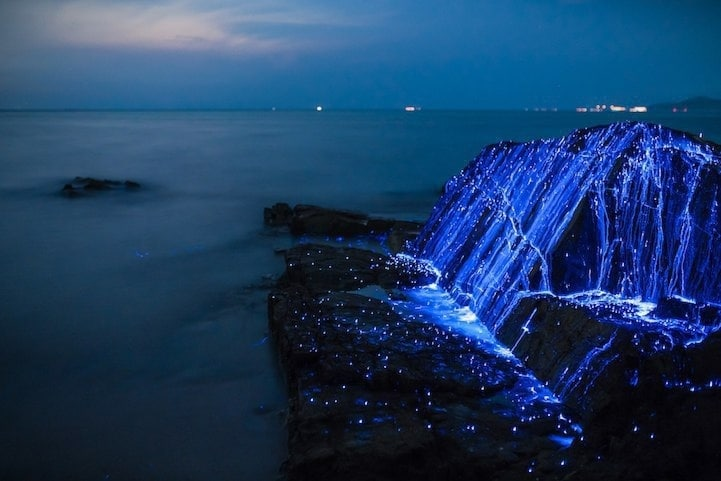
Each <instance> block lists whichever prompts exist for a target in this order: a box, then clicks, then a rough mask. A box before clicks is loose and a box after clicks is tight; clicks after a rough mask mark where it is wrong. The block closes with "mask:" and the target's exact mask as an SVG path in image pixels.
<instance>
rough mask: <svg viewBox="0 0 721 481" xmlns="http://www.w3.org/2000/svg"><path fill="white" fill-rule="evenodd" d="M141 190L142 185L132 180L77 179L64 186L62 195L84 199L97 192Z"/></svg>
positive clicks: (61, 191)
mask: <svg viewBox="0 0 721 481" xmlns="http://www.w3.org/2000/svg"><path fill="white" fill-rule="evenodd" d="M138 189H140V184H139V183H138V182H135V181H132V180H125V181H120V180H109V179H95V178H93V177H75V178H74V179H73V181H72V182H69V183H67V184H65V185H64V186H63V188H62V189H61V190H60V193H61V194H62V195H64V196H66V197H70V198H74V197H84V196H88V195H91V194H94V193H97V192H105V191H117V190H127V191H134V190H138Z"/></svg>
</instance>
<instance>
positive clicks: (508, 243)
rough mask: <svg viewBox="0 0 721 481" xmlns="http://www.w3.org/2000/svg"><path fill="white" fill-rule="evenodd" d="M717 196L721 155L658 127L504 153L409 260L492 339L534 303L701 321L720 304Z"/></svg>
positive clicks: (445, 208) (511, 146) (461, 187)
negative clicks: (562, 300) (658, 311)
mask: <svg viewBox="0 0 721 481" xmlns="http://www.w3.org/2000/svg"><path fill="white" fill-rule="evenodd" d="M720 186H721V149H720V148H719V146H717V145H714V144H711V143H707V142H702V141H700V140H698V139H696V138H694V137H693V136H691V135H690V134H686V133H683V132H679V131H675V130H671V129H667V128H664V127H662V126H658V125H651V124H646V123H637V122H623V123H616V124H612V125H609V126H603V127H594V128H588V129H580V130H576V131H574V132H572V133H571V134H570V135H568V136H566V137H562V138H559V139H553V140H538V141H533V142H528V143H511V142H504V143H499V144H495V145H491V146H488V147H486V148H485V149H484V150H483V151H482V152H481V153H480V155H478V157H476V159H475V160H473V161H472V162H471V163H470V164H469V165H468V166H467V167H466V168H465V169H464V170H463V171H462V172H461V173H460V174H459V175H458V176H456V177H454V178H452V179H451V180H450V181H449V182H448V183H447V185H446V188H445V193H444V195H443V196H442V198H441V199H440V201H439V202H438V204H437V205H436V206H435V207H434V210H433V213H432V215H431V217H430V219H429V220H428V222H427V223H426V226H425V228H424V230H423V231H422V232H421V234H420V236H419V238H418V239H417V241H416V242H415V244H414V245H413V247H412V251H413V254H414V255H415V256H416V257H420V258H424V259H427V260H429V261H430V262H431V263H432V264H433V265H434V266H435V267H436V268H437V269H438V270H439V271H440V272H441V280H440V282H441V284H442V286H443V287H444V288H445V289H446V290H448V291H449V292H450V293H451V295H452V296H453V297H454V298H455V299H456V300H457V301H458V302H459V303H460V304H462V305H468V306H469V307H470V308H471V309H472V310H473V311H474V312H475V313H476V314H477V316H478V317H479V318H480V319H481V320H482V321H483V322H484V323H485V324H486V325H487V326H488V327H489V328H490V329H491V331H492V332H497V331H498V330H499V329H500V328H501V327H502V325H503V323H504V321H505V319H506V318H507V317H508V316H509V314H510V312H511V310H512V309H513V308H514V306H515V305H516V303H517V302H518V300H519V299H520V297H522V294H523V293H525V292H539V291H544V292H550V293H553V294H556V295H569V294H574V293H579V292H586V291H596V292H601V293H604V294H610V295H613V296H617V297H618V298H620V299H629V300H636V301H643V302H648V303H652V304H659V303H660V304H661V305H667V304H669V303H667V300H671V302H670V306H672V307H671V310H673V309H674V308H673V306H674V305H676V304H675V303H674V301H673V300H678V301H679V303H684V302H686V303H689V304H692V305H694V306H696V307H694V309H695V310H694V309H692V311H693V312H695V313H696V314H698V313H699V312H701V311H700V310H699V309H702V308H703V307H705V306H711V309H712V310H713V306H716V305H718V303H719V301H721V248H719V246H721V231H720V229H721V212H720V211H719V201H720V200H721V192H720V190H721V189H720ZM682 310H683V309H682ZM704 312H705V311H704ZM714 312H715V313H716V314H715V315H714V314H712V315H710V318H709V316H706V318H704V319H705V320H706V322H709V323H711V324H716V323H718V315H717V313H718V310H717V309H716V310H714ZM696 317H699V316H698V315H697V316H696ZM694 320H699V319H694Z"/></svg>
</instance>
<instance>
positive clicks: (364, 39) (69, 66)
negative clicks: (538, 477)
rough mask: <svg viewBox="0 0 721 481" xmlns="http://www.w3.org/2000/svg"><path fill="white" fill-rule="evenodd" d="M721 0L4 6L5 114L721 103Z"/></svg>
mask: <svg viewBox="0 0 721 481" xmlns="http://www.w3.org/2000/svg"><path fill="white" fill-rule="evenodd" d="M719 19H721V2H719V1H717V0H714V1H709V0H700V1H694V0H686V1H676V0H656V1H652V0H635V1H634V0H546V1H543V0H506V1H503V0H475V1H471V0H456V1H453V0H363V1H360V0H357V1H350V0H306V1H301V0H156V1H152V0H125V1H120V0H95V1H91V0H0V108H6V109H8V108H12V109H17V108H19V109H22V108H31V109H45V108H47V109H56V108H57V109H64V108H78V109H84V108H89V109H176V108H178V109H245V108H250V109H256V108H257V109H265V108H272V107H276V108H279V109H283V108H313V107H314V106H315V105H323V106H324V107H325V108H326V109H327V108H337V109H340V108H353V109H356V108H358V109H363V108H368V109H377V108H401V107H403V106H405V105H409V104H412V105H418V106H421V107H423V108H436V109H446V108H448V109H455V108H461V109H499V108H500V109H505V108H510V109H517V108H520V109H523V108H554V107H556V108H573V107H575V106H581V105H595V104H597V103H609V104H610V103H616V104H620V105H629V106H630V105H647V104H651V103H655V102H662V101H674V100H681V99H684V98H687V97H691V96H696V95H706V96H711V97H716V98H721V48H719V45H721V28H719V24H718V22H719Z"/></svg>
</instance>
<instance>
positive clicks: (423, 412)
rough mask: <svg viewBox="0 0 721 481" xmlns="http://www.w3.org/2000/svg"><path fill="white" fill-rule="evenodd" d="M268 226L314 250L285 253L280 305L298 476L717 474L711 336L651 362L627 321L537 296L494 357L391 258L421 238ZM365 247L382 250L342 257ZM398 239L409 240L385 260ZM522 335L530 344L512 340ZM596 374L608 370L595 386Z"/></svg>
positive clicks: (278, 219)
mask: <svg viewBox="0 0 721 481" xmlns="http://www.w3.org/2000/svg"><path fill="white" fill-rule="evenodd" d="M265 221H266V224H267V225H269V226H276V227H277V226H278V225H282V226H287V227H288V228H289V234H290V233H292V235H295V236H304V238H305V239H312V240H313V242H310V243H299V244H297V245H295V246H294V247H293V248H291V249H289V250H287V251H285V252H284V253H283V255H284V257H285V264H286V269H285V272H284V273H283V275H282V276H281V278H280V279H279V281H278V283H277V285H276V287H275V288H274V289H273V290H272V291H271V293H270V294H269V297H268V315H269V325H270V330H271V332H272V336H273V338H274V340H275V342H276V346H277V350H278V355H279V358H280V361H281V365H282V367H283V370H284V372H285V375H286V379H287V384H288V393H289V406H288V443H289V458H288V460H287V462H286V463H285V465H284V467H283V472H284V474H285V476H287V478H288V479H289V480H291V481H296V480H311V479H313V480H317V479H324V480H339V481H340V480H351V481H353V480H358V481H360V480H369V479H373V480H385V481H391V480H401V479H419V480H446V479H447V480H451V479H453V480H477V479H489V480H519V479H532V480H579V481H580V480H589V479H590V480H601V479H654V478H655V479H668V480H672V479H715V475H716V474H717V473H718V472H719V469H720V468H721V456H720V454H719V452H718V451H717V449H716V446H718V445H719V442H721V434H720V433H721V423H720V421H719V419H720V418H721V417H720V416H719V415H718V414H717V412H716V411H717V409H718V406H721V395H720V392H721V391H720V390H719V389H718V386H716V385H715V384H714V383H718V382H719V381H718V379H721V368H720V367H719V366H721V346H720V345H719V343H720V342H721V341H720V340H719V339H720V338H719V337H718V335H717V334H713V335H711V336H710V337H709V338H708V339H706V340H705V341H704V342H702V343H697V344H694V343H693V340H691V339H684V338H682V337H679V338H678V339H672V340H670V341H668V342H677V343H678V345H677V347H675V348H671V349H656V350H654V349H652V347H653V345H654V343H658V342H663V339H662V337H663V336H662V335H660V334H658V333H653V332H648V331H647V332H643V331H639V330H638V329H637V328H635V327H634V326H632V325H624V324H623V322H621V321H622V320H623V318H624V313H623V310H622V309H620V308H619V309H609V308H607V307H606V308H599V309H596V310H594V309H579V308H578V306H576V305H574V304H573V303H570V302H567V301H564V300H563V299H560V298H557V297H555V296H551V295H548V296H531V297H529V298H527V299H526V300H524V301H523V302H521V303H520V304H519V305H518V306H517V308H516V309H515V311H514V312H513V313H512V315H511V316H510V318H509V322H508V324H507V326H506V328H505V330H503V331H502V332H499V333H498V340H499V341H500V342H501V343H502V344H504V345H505V346H506V347H507V348H508V349H507V351H506V353H505V354H499V348H498V346H495V347H494V346H492V345H489V344H488V343H487V342H486V341H484V340H482V339H480V338H478V337H475V336H473V335H469V334H468V332H467V331H464V330H463V329H459V328H457V327H455V325H454V324H453V322H448V319H447V318H448V317H449V316H452V315H455V314H453V313H450V314H449V312H450V311H449V312H444V313H441V314H440V315H438V317H434V316H436V315H435V314H433V309H432V308H429V306H428V305H425V304H424V303H423V301H419V300H418V297H417V296H414V292H416V291H418V290H419V289H424V287H422V286H425V285H428V284H432V283H433V281H434V276H435V275H436V273H435V272H434V271H433V270H432V269H430V268H429V267H428V266H426V265H424V264H423V263H421V262H417V261H414V260H413V259H411V258H409V257H407V256H403V255H400V256H399V255H395V254H393V252H395V251H397V250H398V249H397V246H398V245H402V242H403V241H405V240H408V239H412V238H413V236H414V234H415V233H416V232H417V231H418V228H419V226H418V225H413V224H410V223H403V222H397V221H392V220H383V219H371V218H369V217H368V216H365V215H364V214H358V213H348V212H345V211H335V210H331V209H323V208H319V207H314V206H296V207H295V208H290V206H286V205H284V204H278V205H276V206H274V207H272V208H270V209H266V212H265ZM394 231H395V235H393V233H394ZM308 236H311V237H308ZM324 236H328V237H327V239H328V242H326V243H318V242H317V241H318V239H323V237H324ZM357 236H361V237H363V236H371V237H373V238H374V239H376V240H377V242H368V245H369V246H377V247H371V248H370V249H363V248H358V247H348V246H347V245H344V241H348V240H351V239H354V238H357ZM392 238H395V239H403V241H401V242H400V243H398V242H396V241H394V242H396V247H391V246H389V241H388V240H389V239H392ZM601 305H603V304H602V303H599V306H601ZM459 311H460V309H459V310H457V311H454V312H456V313H457V312H459ZM614 316H615V319H616V321H618V322H609V318H613V317H614ZM441 317H442V318H443V319H440V318H441ZM619 319H620V320H621V321H619ZM524 323H525V324H524ZM457 324H458V323H457ZM521 324H523V326H521ZM516 328H519V329H521V330H522V331H523V332H525V333H527V334H526V335H524V336H522V337H521V338H518V337H517V336H516V334H515V333H516V332H518V330H519V329H516ZM679 336H681V335H680V334H679ZM584 338H588V339H591V340H593V341H594V342H598V340H599V339H600V338H604V339H606V340H607V344H608V345H609V349H608V353H607V354H608V357H603V356H590V357H589V352H588V351H587V350H585V348H584V343H583V342H579V341H582V340H583V339H584ZM597 338H598V339H597ZM686 344H688V345H689V347H688V348H687V346H686ZM511 348H512V349H511ZM501 349H502V348H501ZM508 350H512V351H513V355H510V353H509V352H508ZM593 362H603V363H606V364H607V365H608V366H610V368H606V369H605V370H603V371H599V372H602V373H603V374H602V375H598V374H594V373H595V372H596V371H593V370H592V369H591V367H592V363H593ZM584 370H585V371H584ZM569 372H571V373H576V374H577V376H576V377H574V378H573V380H570V379H571V378H570V377H569V374H568V373H569ZM594 375H595V376H596V377H595V378H593V379H591V377H593V376H594ZM564 376H565V377H564ZM576 378H577V379H576ZM536 379H537V380H536ZM563 380H566V381H567V383H568V386H565V388H566V389H568V390H575V391H574V394H573V395H567V394H568V393H564V394H566V399H567V401H566V402H564V403H561V402H558V398H557V396H555V395H554V392H553V390H556V391H558V390H559V389H561V387H560V385H561V382H562V381H563ZM546 388H548V389H546ZM555 394H558V392H556V393H555Z"/></svg>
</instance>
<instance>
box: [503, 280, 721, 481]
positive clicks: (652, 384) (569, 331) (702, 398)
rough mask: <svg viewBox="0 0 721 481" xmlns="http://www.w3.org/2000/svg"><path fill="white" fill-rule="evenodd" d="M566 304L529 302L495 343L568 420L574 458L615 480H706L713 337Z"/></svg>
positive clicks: (719, 435)
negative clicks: (607, 468)
mask: <svg viewBox="0 0 721 481" xmlns="http://www.w3.org/2000/svg"><path fill="white" fill-rule="evenodd" d="M574 301H580V299H577V300H574ZM574 301H569V300H566V299H561V298H558V297H555V296H553V295H550V294H535V295H529V296H528V297H525V298H524V299H522V300H521V301H520V302H519V304H518V305H517V306H516V308H515V309H514V311H513V313H512V314H511V315H510V316H509V318H508V320H507V322H506V323H504V325H503V327H502V328H501V329H500V330H499V331H498V333H497V336H498V339H499V340H500V341H501V342H503V343H504V344H506V345H508V346H513V353H514V354H515V355H516V356H518V358H519V359H522V360H523V362H524V364H525V365H526V366H527V367H529V368H530V369H531V370H532V371H533V372H534V373H535V375H536V376H537V377H538V378H539V379H540V380H541V381H544V382H545V383H547V385H548V386H549V387H550V388H551V389H552V390H553V391H554V392H556V393H557V394H558V395H559V396H560V397H562V398H563V399H564V400H565V404H566V405H567V406H568V407H569V408H571V409H573V411H574V412H576V413H578V416H579V420H580V422H581V424H582V426H583V428H584V438H583V442H582V443H579V444H578V445H577V446H575V449H574V453H575V455H576V456H577V458H578V459H584V458H593V457H598V456H601V458H602V459H604V460H607V461H606V462H607V463H610V464H613V465H616V466H617V467H618V469H619V470H622V471H621V472H623V473H624V477H625V479H674V480H683V479H709V480H710V479H716V478H717V476H718V474H719V473H721V450H719V446H721V416H719V413H718V410H719V407H721V389H720V388H721V333H719V332H718V331H717V332H712V333H711V334H710V335H708V337H706V335H705V332H704V331H705V330H706V326H703V325H702V324H700V323H699V324H697V325H696V326H690V327H689V326H688V325H687V324H686V322H685V321H686V319H685V318H683V317H682V318H681V319H659V320H658V321H656V322H649V321H648V320H639V319H637V318H636V317H635V316H634V315H633V312H632V307H631V306H624V305H622V304H620V305H610V304H608V303H607V302H602V301H596V302H594V301H593V300H589V299H583V301H584V302H583V303H580V302H574ZM518 332H522V333H523V335H522V336H519V335H518ZM591 454H593V456H592V455H591ZM599 464H600V463H599ZM601 472H603V471H601ZM594 479H596V478H594ZM600 479H603V478H600Z"/></svg>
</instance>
